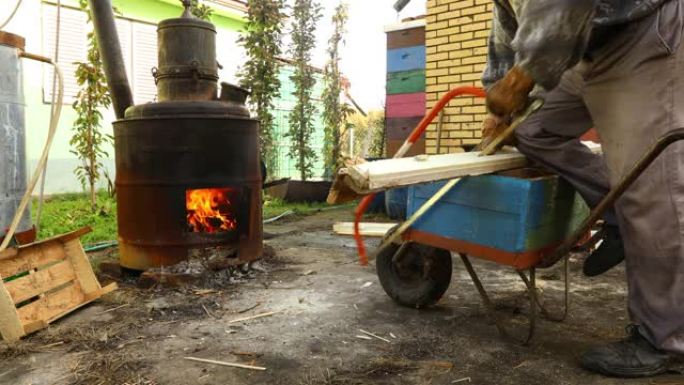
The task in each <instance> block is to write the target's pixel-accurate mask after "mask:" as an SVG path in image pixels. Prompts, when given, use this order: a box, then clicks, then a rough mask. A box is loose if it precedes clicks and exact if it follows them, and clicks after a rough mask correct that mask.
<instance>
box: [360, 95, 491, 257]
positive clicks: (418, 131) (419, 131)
mask: <svg viewBox="0 0 684 385" xmlns="http://www.w3.org/2000/svg"><path fill="white" fill-rule="evenodd" d="M463 95H469V96H474V97H480V98H484V97H485V96H486V94H485V91H484V90H483V89H482V88H478V87H458V88H455V89H453V90H451V91H449V92H448V93H446V94H445V95H444V96H442V98H441V99H439V101H438V102H437V104H436V105H435V106H434V107H432V110H430V113H428V114H427V116H425V117H424V118H423V120H421V121H420V124H418V127H416V128H415V129H414V130H413V132H412V133H411V135H409V137H408V139H406V142H404V145H403V146H402V147H401V148H400V149H399V151H398V152H397V153H396V154H395V155H394V158H395V159H396V158H403V157H404V155H405V154H406V152H408V150H409V149H410V148H411V146H412V145H413V144H414V143H415V142H416V141H418V139H419V138H420V137H421V136H422V135H423V133H424V132H425V130H426V129H427V128H428V126H429V125H430V123H432V121H434V120H435V118H436V117H437V115H438V114H439V112H440V111H442V110H443V109H444V107H446V106H447V104H449V102H450V101H451V99H453V98H455V97H458V96H463ZM374 198H375V194H371V195H368V196H366V197H364V198H363V199H362V200H361V202H360V203H359V205H358V206H357V207H356V211H355V213H354V214H355V216H354V240H355V241H356V248H357V250H358V252H359V263H361V265H362V266H367V265H368V254H367V252H366V245H365V243H364V242H363V237H362V236H361V230H360V223H361V219H363V215H364V214H365V213H366V211H367V210H368V207H369V206H370V204H371V202H373V199H374Z"/></svg>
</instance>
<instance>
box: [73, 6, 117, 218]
mask: <svg viewBox="0 0 684 385" xmlns="http://www.w3.org/2000/svg"><path fill="white" fill-rule="evenodd" d="M79 6H80V7H81V10H83V11H84V12H86V13H87V14H88V22H89V23H90V22H92V20H91V14H90V11H89V9H88V1H87V0H79ZM87 39H88V51H87V54H86V61H85V62H77V63H75V64H76V73H75V74H76V82H77V84H78V86H79V91H78V94H77V96H76V101H75V102H74V105H73V107H74V110H75V111H76V115H77V116H76V121H75V122H74V127H73V134H72V136H71V140H70V141H69V144H70V145H71V152H72V153H73V154H75V155H76V156H77V157H78V160H79V165H78V166H77V167H76V169H75V173H76V176H77V177H78V179H79V181H80V182H81V184H82V185H83V186H84V188H87V190H88V192H89V194H90V204H91V208H92V210H93V211H95V210H96V209H97V195H96V190H95V186H96V184H97V182H98V180H99V179H100V177H101V176H102V174H103V171H104V166H103V164H102V159H103V158H106V157H108V156H109V154H108V153H107V151H106V150H105V146H106V145H107V144H108V143H111V142H112V140H113V138H112V137H111V136H110V135H107V134H104V133H102V131H101V130H100V129H101V122H102V113H101V112H100V111H101V110H103V109H106V108H108V107H109V106H110V105H111V99H110V96H109V89H108V88H107V82H106V79H105V76H104V72H103V67H102V60H101V59H100V53H99V51H98V49H97V40H96V39H95V33H94V32H92V31H91V32H90V33H88V36H87Z"/></svg>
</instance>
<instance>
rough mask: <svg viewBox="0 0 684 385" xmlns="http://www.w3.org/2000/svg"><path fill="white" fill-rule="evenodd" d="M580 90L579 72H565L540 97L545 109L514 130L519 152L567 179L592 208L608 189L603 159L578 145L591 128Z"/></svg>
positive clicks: (580, 78)
mask: <svg viewBox="0 0 684 385" xmlns="http://www.w3.org/2000/svg"><path fill="white" fill-rule="evenodd" d="M583 89H584V79H583V78H582V76H581V74H580V73H579V71H577V70H576V69H572V70H569V71H568V72H566V73H565V75H564V76H563V79H562V80H561V83H560V85H559V86H558V87H557V88H556V89H554V90H553V91H550V92H546V93H544V94H543V95H540V96H541V97H543V98H544V100H545V104H544V106H543V107H542V109H541V110H540V111H538V112H537V113H536V114H534V115H532V116H531V117H530V118H529V119H528V120H527V121H526V122H525V123H523V124H522V125H521V126H520V127H519V128H518V129H517V130H516V139H517V140H518V145H517V147H518V150H520V152H522V153H523V154H525V155H526V156H527V157H528V158H530V159H532V160H534V161H536V162H538V163H541V164H542V165H544V166H546V167H548V168H550V169H551V170H553V171H554V172H556V173H558V174H559V175H561V176H562V177H564V178H565V179H567V180H568V182H570V183H571V184H572V185H573V186H574V187H575V189H577V191H578V192H579V193H580V195H582V197H583V198H584V200H585V201H586V202H587V204H588V205H589V206H592V207H593V206H596V204H598V202H599V201H600V200H601V199H602V198H603V197H604V196H605V195H606V194H607V193H608V190H609V185H608V174H607V172H606V166H605V162H604V161H603V159H602V157H601V156H600V155H596V154H594V153H592V152H591V151H590V150H589V149H588V148H587V147H586V146H585V145H583V144H582V143H581V142H580V137H581V136H582V135H584V133H586V132H587V131H588V130H589V129H590V128H592V127H593V122H592V119H591V116H590V114H589V110H588V109H587V107H586V105H585V104H584V100H583V96H582V93H583Z"/></svg>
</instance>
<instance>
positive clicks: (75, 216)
mask: <svg viewBox="0 0 684 385" xmlns="http://www.w3.org/2000/svg"><path fill="white" fill-rule="evenodd" d="M97 204H98V208H97V210H96V211H95V212H93V211H92V210H91V208H90V200H89V199H88V197H87V195H86V194H59V195H53V196H50V197H49V198H47V199H45V202H44V204H43V215H42V218H41V223H40V238H41V239H45V238H50V237H54V236H56V235H61V234H64V233H68V232H70V231H74V230H78V229H80V228H82V227H85V226H90V227H91V228H92V229H93V231H92V232H91V233H89V234H86V235H85V236H83V238H82V242H83V244H84V245H89V244H93V243H98V242H104V241H113V240H116V200H114V198H112V197H110V196H109V194H107V193H106V192H104V191H102V192H99V193H98V194H97ZM37 205H38V202H37V200H34V201H33V209H32V210H31V215H32V216H33V220H34V222H35V220H36V218H35V216H36V213H37Z"/></svg>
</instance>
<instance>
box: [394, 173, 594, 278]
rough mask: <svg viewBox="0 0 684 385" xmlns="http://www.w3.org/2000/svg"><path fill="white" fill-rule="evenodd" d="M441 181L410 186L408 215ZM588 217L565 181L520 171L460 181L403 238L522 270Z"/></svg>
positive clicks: (545, 174) (431, 193)
mask: <svg viewBox="0 0 684 385" xmlns="http://www.w3.org/2000/svg"><path fill="white" fill-rule="evenodd" d="M445 183H446V182H436V183H429V184H422V185H415V186H411V187H410V188H409V193H408V215H409V216H410V215H412V214H413V213H415V212H416V211H417V210H418V209H419V208H420V207H421V206H422V205H423V204H424V203H425V202H426V201H427V200H428V199H430V197H432V196H433V195H434V194H435V193H436V192H437V191H438V190H439V189H440V188H441V187H442V186H443V185H444V184H445ZM588 215H589V208H588V207H587V205H586V203H585V202H584V200H583V199H582V198H581V197H580V196H579V194H577V193H576V191H575V190H574V188H573V187H572V186H571V185H570V184H569V183H568V182H566V181H565V180H563V179H561V178H559V177H558V176H556V175H552V174H549V173H546V172H544V171H540V170H536V169H520V170H513V171H508V172H505V173H501V174H497V175H483V176H477V177H468V178H466V179H464V180H462V181H461V182H460V183H458V184H457V185H456V186H455V187H454V188H453V189H452V190H451V191H450V192H449V193H448V194H447V195H446V196H445V197H444V198H442V199H441V200H440V201H439V202H437V203H436V204H435V206H433V207H432V209H431V210H429V211H428V212H427V213H426V214H425V215H424V216H423V217H422V218H420V219H419V220H418V222H416V223H415V224H414V225H413V226H412V227H411V229H410V230H409V231H408V232H407V233H406V234H405V235H404V238H405V239H407V240H410V241H413V242H417V243H421V244H425V245H429V246H434V247H438V248H442V249H446V250H450V251H453V252H457V253H461V254H466V255H469V256H472V257H477V258H483V259H487V260H490V261H494V262H497V263H499V264H503V265H507V266H512V267H514V268H515V269H516V270H518V271H523V270H529V269H531V268H533V267H535V266H536V265H538V264H539V262H540V261H541V259H542V258H543V257H544V256H545V255H547V254H549V253H551V252H553V251H554V249H555V248H556V247H557V246H558V245H559V244H560V243H561V242H562V241H563V240H564V239H565V238H566V237H568V236H569V235H570V234H571V233H572V232H573V231H574V230H576V229H577V228H578V227H579V226H580V225H581V223H582V221H583V220H584V219H585V218H587V216H588Z"/></svg>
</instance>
